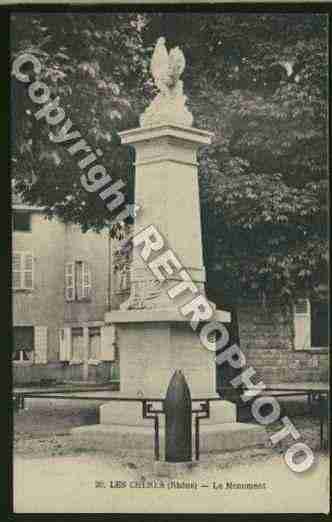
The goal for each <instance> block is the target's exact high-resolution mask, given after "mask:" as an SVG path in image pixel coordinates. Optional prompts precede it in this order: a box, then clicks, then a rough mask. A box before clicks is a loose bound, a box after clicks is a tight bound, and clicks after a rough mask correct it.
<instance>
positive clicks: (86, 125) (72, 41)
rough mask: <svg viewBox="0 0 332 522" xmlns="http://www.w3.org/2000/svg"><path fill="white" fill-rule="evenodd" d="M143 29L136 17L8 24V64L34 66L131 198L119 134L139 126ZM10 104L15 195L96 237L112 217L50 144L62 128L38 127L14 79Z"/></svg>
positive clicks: (45, 17)
mask: <svg viewBox="0 0 332 522" xmlns="http://www.w3.org/2000/svg"><path fill="white" fill-rule="evenodd" d="M142 23H143V18H142V17H141V16H139V15H137V14H135V13H134V14H131V13H129V14H104V13H102V14H74V13H62V14H54V13H53V14H42V15H34V14H33V15H30V14H27V13H24V14H15V15H14V16H13V19H12V35H13V40H12V58H13V60H14V59H15V57H16V56H17V55H18V54H20V53H22V52H32V53H33V54H34V55H35V56H36V57H37V58H38V59H39V60H40V62H41V63H42V70H41V73H40V75H39V76H38V77H37V78H36V79H38V80H41V81H43V82H45V83H46V84H47V85H48V87H49V88H50V89H51V99H54V98H55V97H56V96H59V98H60V105H61V107H62V108H63V109H64V110H65V113H66V117H68V118H70V119H71V120H72V122H73V127H72V130H78V131H79V132H80V133H81V135H82V138H84V139H85V140H86V141H87V143H88V144H89V145H90V146H91V149H92V151H94V152H95V151H96V149H99V150H101V151H102V153H103V156H101V159H100V163H102V164H103V165H104V166H105V167H106V168H107V172H108V173H109V174H110V175H111V177H112V180H113V181H116V180H118V179H120V178H121V179H123V180H124V182H126V181H129V189H128V190H126V189H124V190H125V191H126V195H127V197H128V196H129V198H131V199H132V176H130V174H131V168H132V162H131V158H130V157H129V155H128V152H127V151H126V150H125V149H124V148H123V147H121V146H120V140H119V138H118V135H117V132H118V131H119V130H121V129H123V128H128V127H131V126H135V125H137V119H138V115H139V112H140V111H141V110H142V109H143V106H144V101H145V100H144V89H145V87H144V83H143V80H145V77H146V71H147V66H148V62H147V59H146V50H145V49H144V48H143V45H142V38H141V26H142ZM12 97H13V99H14V100H15V102H14V103H13V104H12V108H13V118H12V120H13V150H12V165H13V169H12V170H13V178H14V179H15V183H16V190H18V191H19V192H20V193H21V195H22V197H23V198H24V199H25V200H26V201H28V202H30V203H34V204H36V203H37V204H41V205H43V206H45V209H46V212H47V214H48V215H49V216H50V217H51V216H54V215H56V216H58V217H60V218H61V219H63V220H65V221H67V222H68V221H69V222H74V223H79V224H81V226H82V229H83V230H87V229H89V228H93V229H95V230H100V229H101V228H102V227H103V226H104V225H105V224H107V223H109V221H110V219H113V218H114V216H110V213H109V211H108V210H107V209H106V207H105V204H104V203H103V201H102V200H101V199H100V198H98V196H97V194H96V193H88V192H87V191H86V190H84V188H83V187H82V186H81V183H80V176H81V174H82V172H81V171H80V170H79V168H78V167H77V161H78V160H77V159H76V158H74V157H72V156H70V154H69V153H68V150H67V149H66V147H65V145H61V144H56V143H52V141H51V140H50V137H49V133H50V131H51V130H52V132H53V133H55V134H56V133H57V131H58V130H59V128H61V126H62V125H63V123H64V122H62V123H60V124H59V125H57V126H56V127H55V128H54V127H53V128H52V129H51V128H50V126H49V125H48V124H47V123H46V121H45V119H44V118H42V119H40V120H39V121H37V120H36V118H35V117H34V114H35V113H36V112H37V110H38V109H40V106H36V105H34V104H33V102H32V101H31V100H30V98H29V96H28V93H27V85H26V84H24V83H21V82H19V81H18V80H16V79H13V82H12ZM64 121H65V120H64ZM71 144H72V143H70V144H69V145H71ZM67 148H68V147H67ZM86 155H87V154H85V156H86ZM81 158H82V157H80V158H79V159H81ZM128 174H129V176H128ZM130 184H131V185H130ZM119 212H120V210H119Z"/></svg>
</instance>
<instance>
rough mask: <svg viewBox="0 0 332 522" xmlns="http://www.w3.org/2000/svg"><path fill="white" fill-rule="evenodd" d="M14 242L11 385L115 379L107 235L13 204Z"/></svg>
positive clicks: (116, 371) (36, 209)
mask: <svg viewBox="0 0 332 522" xmlns="http://www.w3.org/2000/svg"><path fill="white" fill-rule="evenodd" d="M12 245H13V256H12V260H13V261H12V286H13V325H14V328H13V367H14V370H13V377H14V383H28V382H30V383H31V382H40V381H41V380H57V381H61V382H64V381H92V382H96V381H97V382H100V381H110V380H114V381H116V380H117V378H118V364H117V360H116V353H114V352H115V351H114V350H113V351H112V352H110V350H109V349H108V350H106V349H105V347H106V346H109V343H110V339H111V342H112V335H113V333H114V332H113V329H112V328H111V327H109V326H106V325H105V323H104V314H105V312H106V311H107V310H109V309H110V301H111V293H112V290H111V277H110V274H111V266H110V263H111V250H110V249H111V246H110V241H109V237H108V233H107V231H103V232H101V233H100V234H97V233H94V232H87V233H86V234H83V233H82V232H81V230H80V228H79V227H78V226H73V225H66V224H64V223H62V222H60V221H58V220H55V219H52V220H48V219H46V218H45V216H44V214H43V209H42V208H39V207H31V206H27V205H23V204H21V203H20V202H19V201H18V200H17V199H16V201H15V203H14V205H13V242H12Z"/></svg>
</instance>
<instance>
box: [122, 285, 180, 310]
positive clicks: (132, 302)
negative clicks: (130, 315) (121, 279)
mask: <svg viewBox="0 0 332 522" xmlns="http://www.w3.org/2000/svg"><path fill="white" fill-rule="evenodd" d="M169 305H170V301H169V299H168V297H167V296H166V292H165V289H164V288H163V283H162V282H160V281H158V280H156V279H144V280H143V279H142V280H135V281H131V286H130V296H129V298H128V299H127V301H125V302H124V303H122V304H121V305H120V309H121V310H149V309H166V308H169V307H170V306H169Z"/></svg>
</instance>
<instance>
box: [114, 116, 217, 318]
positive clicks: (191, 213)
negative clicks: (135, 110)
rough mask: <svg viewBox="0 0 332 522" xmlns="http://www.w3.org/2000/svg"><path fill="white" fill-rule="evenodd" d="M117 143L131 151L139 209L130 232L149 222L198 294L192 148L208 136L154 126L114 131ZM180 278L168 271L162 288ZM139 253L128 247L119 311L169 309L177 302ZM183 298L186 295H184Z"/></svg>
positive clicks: (200, 273) (201, 274)
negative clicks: (127, 286)
mask: <svg viewBox="0 0 332 522" xmlns="http://www.w3.org/2000/svg"><path fill="white" fill-rule="evenodd" d="M120 136H121V140H122V143H123V144H127V145H131V146H133V147H134V148H135V151H136V163H135V177H136V178H135V199H136V204H138V205H139V206H140V207H141V212H139V213H138V216H137V219H136V223H135V234H136V233H137V232H139V231H140V230H143V229H145V228H147V227H148V226H150V225H153V226H154V227H155V228H156V229H157V230H158V232H159V233H160V234H161V235H162V236H163V238H165V240H166V242H167V246H168V248H170V249H171V250H172V251H173V252H174V253H175V255H176V256H177V257H178V259H179V261H180V263H181V265H182V267H183V268H184V269H185V270H186V271H187V273H188V274H189V275H190V277H191V279H192V281H193V282H194V283H195V284H196V286H197V287H198V289H199V290H200V292H201V293H204V282H205V269H204V266H203V254H202V241H201V220H200V205H199V188H198V178H197V160H196V152H197V149H198V147H199V146H200V145H208V144H209V143H210V141H211V136H212V134H211V133H209V132H206V131H202V130H199V129H195V128H188V127H183V126H179V125H167V124H165V125H163V124H162V125H157V126H153V127H149V128H138V129H134V130H130V131H126V132H122V133H120ZM176 281H182V279H181V277H180V276H179V274H174V276H171V278H170V280H169V284H168V286H174V285H175V284H176ZM166 288H167V286H166V285H165V284H163V285H160V284H159V283H158V281H157V280H156V278H155V277H154V275H153V274H152V273H151V271H150V270H149V268H148V267H147V266H146V264H145V263H144V262H143V261H142V259H141V257H140V254H139V253H138V252H137V251H136V249H135V250H134V258H133V264H132V269H131V295H130V298H129V300H128V301H127V302H126V303H124V304H123V306H122V309H133V310H135V309H152V308H153V309H154V310H158V309H159V310H161V309H169V310H176V309H177V308H178V304H176V303H175V302H174V301H171V300H170V299H169V298H168V296H167V293H166V291H165V290H166ZM186 299H187V300H188V295H186Z"/></svg>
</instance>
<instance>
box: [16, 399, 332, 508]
mask: <svg viewBox="0 0 332 522" xmlns="http://www.w3.org/2000/svg"><path fill="white" fill-rule="evenodd" d="M101 402H102V401H101ZM99 404H100V403H96V402H93V401H92V402H90V401H59V400H56V401H51V400H47V399H43V400H38V399H33V400H28V401H27V404H26V406H27V408H28V409H27V410H25V411H21V412H19V413H16V414H15V416H14V430H15V432H14V494H15V495H14V498H15V511H16V512H18V513H21V512H36V513H37V512H39V513H42V512H51V513H53V512H54V513H60V512H65V513H67V512H68V513H83V512H86V513H98V512H106V513H107V512H119V513H120V512H147V513H148V512H151V513H153V512H156V513H157V512H188V513H189V512H220V513H223V512H224V513H226V512H255V510H256V509H258V508H257V506H263V508H260V510H262V509H264V510H265V512H270V513H271V512H280V510H281V511H282V512H287V510H288V509H289V510H290V511H292V510H293V512H294V511H295V512H306V511H309V512H321V511H325V512H326V510H327V491H328V490H327V489H326V484H327V476H328V462H329V460H328V454H327V451H326V450H325V451H320V450H319V424H318V422H317V420H316V419H311V418H305V417H299V418H296V419H292V420H293V422H294V424H295V425H296V427H297V429H298V430H299V431H300V433H301V440H302V441H304V442H306V443H307V444H308V445H309V446H310V447H311V448H312V449H313V450H314V452H315V455H316V462H317V464H316V465H315V469H314V470H313V471H310V472H308V473H307V474H306V477H301V478H300V477H299V476H298V475H296V474H294V473H293V472H291V471H290V470H289V469H288V467H287V466H286V464H285V462H284V459H283V455H282V454H283V453H284V450H285V448H286V447H287V443H286V441H285V442H284V443H283V445H282V446H279V447H273V448H272V447H266V448H250V449H248V450H241V451H234V452H225V453H224V454H220V455H202V458H201V461H200V463H199V466H196V465H195V464H193V465H192V468H191V469H190V470H188V469H186V470H181V469H180V470H179V469H177V470H176V472H173V473H171V474H170V473H169V470H166V471H165V470H164V471H163V470H162V469H161V470H160V469H158V470H156V468H155V465H154V462H153V460H152V456H149V455H141V456H138V455H137V454H131V453H128V452H125V451H123V452H117V453H116V454H111V453H104V452H103V451H89V452H87V451H86V450H85V449H84V448H83V447H82V448H80V447H77V445H74V444H73V442H72V439H71V437H70V435H69V432H70V429H71V428H72V427H75V426H80V425H86V424H95V423H97V422H99V419H98V406H99ZM277 429H278V427H277V426H274V428H273V430H274V431H276V430H277ZM172 478H173V479H177V480H179V481H183V480H185V481H191V482H193V483H195V482H197V484H198V489H197V490H192V489H190V490H188V489H181V488H171V489H168V487H167V484H168V483H169V481H170V480H171V479H172ZM304 479H305V480H304ZM117 480H118V481H121V480H122V481H125V482H126V487H124V488H110V487H109V484H110V481H113V482H114V481H117ZM228 480H230V481H237V482H239V481H240V482H241V483H242V482H244V481H246V480H249V481H251V482H252V481H259V482H265V483H266V485H267V486H266V488H267V489H264V490H261V491H251V492H250V495H247V494H246V492H245V491H238V490H234V491H233V490H230V491H228V490H227V489H226V490H225V484H226V483H227V481H228ZM144 481H145V482H144ZM147 481H150V482H151V481H159V482H160V481H163V482H164V483H165V484H166V486H165V487H156V486H155V487H154V488H152V489H153V490H152V489H151V487H130V486H129V484H132V483H134V484H147ZM294 481H295V482H294ZM159 482H156V483H155V484H158V483H159ZM202 482H203V483H204V484H205V485H203V486H201V483H202ZM151 483H152V482H151ZM213 483H215V484H218V483H219V484H220V483H222V484H224V489H218V490H217V489H215V488H214V486H213ZM97 484H99V485H104V486H105V487H96V485H97ZM306 491H307V494H306ZM322 495H323V497H322ZM300 498H301V501H300ZM129 499H130V501H129Z"/></svg>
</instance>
